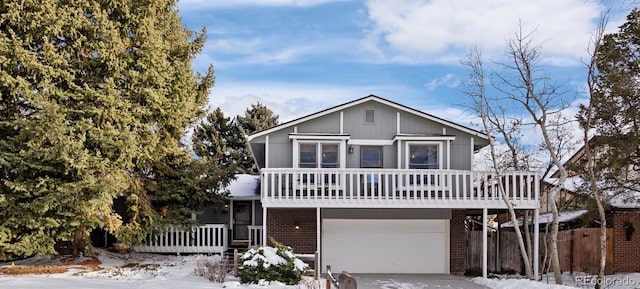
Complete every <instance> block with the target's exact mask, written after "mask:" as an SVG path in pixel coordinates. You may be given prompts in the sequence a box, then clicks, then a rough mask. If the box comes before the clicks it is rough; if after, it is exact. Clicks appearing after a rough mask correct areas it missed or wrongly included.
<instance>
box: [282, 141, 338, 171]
mask: <svg viewBox="0 0 640 289" xmlns="http://www.w3.org/2000/svg"><path fill="white" fill-rule="evenodd" d="M301 144H315V145H316V167H315V168H322V145H323V144H330V145H338V167H337V168H338V169H340V168H345V167H346V160H345V159H346V153H345V148H346V140H294V142H293V148H294V149H293V168H296V169H297V168H300V145H301ZM309 169H311V168H309Z"/></svg>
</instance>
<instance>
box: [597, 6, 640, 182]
mask: <svg viewBox="0 0 640 289" xmlns="http://www.w3.org/2000/svg"><path fill="white" fill-rule="evenodd" d="M595 59H596V67H597V71H598V74H597V76H596V85H595V90H594V93H593V94H592V98H593V100H592V103H593V114H594V115H593V121H592V126H593V128H595V130H596V131H597V133H598V135H600V136H601V137H598V138H594V139H593V145H594V146H595V148H596V150H597V151H599V152H601V153H602V155H599V156H598V159H599V161H598V163H599V164H598V167H600V168H601V169H602V170H601V173H603V176H604V178H605V179H607V180H609V181H613V182H614V183H617V184H618V185H619V186H623V187H627V186H628V184H629V183H630V182H635V183H636V184H637V183H639V182H640V180H639V178H640V174H639V173H638V171H640V11H639V10H637V9H634V10H633V11H631V13H630V14H629V15H628V16H627V22H625V23H624V24H622V25H621V26H620V28H619V31H618V32H616V33H611V34H606V35H604V38H603V41H602V43H601V45H600V47H599V50H598V52H597V55H596V57H595ZM598 147H600V148H601V149H598ZM632 171H635V173H632Z"/></svg>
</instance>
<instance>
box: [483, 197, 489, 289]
mask: <svg viewBox="0 0 640 289" xmlns="http://www.w3.org/2000/svg"><path fill="white" fill-rule="evenodd" d="M487 215H488V209H487V208H483V209H482V278H487V223H488V220H487Z"/></svg>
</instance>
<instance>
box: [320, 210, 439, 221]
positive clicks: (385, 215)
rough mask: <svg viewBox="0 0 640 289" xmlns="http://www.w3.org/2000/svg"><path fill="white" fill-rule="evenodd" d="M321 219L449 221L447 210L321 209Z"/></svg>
mask: <svg viewBox="0 0 640 289" xmlns="http://www.w3.org/2000/svg"><path fill="white" fill-rule="evenodd" d="M321 215H322V218H323V219H407V220H414V219H417V220H422V219H451V210H449V209H359V208H358V209H356V208H351V209H323V210H322V211H321Z"/></svg>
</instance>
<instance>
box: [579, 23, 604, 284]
mask: <svg viewBox="0 0 640 289" xmlns="http://www.w3.org/2000/svg"><path fill="white" fill-rule="evenodd" d="M607 18H608V13H605V14H603V15H602V17H601V18H600V25H599V26H598V29H597V30H596V32H595V34H594V36H593V39H592V43H591V45H592V47H591V51H590V54H591V59H590V61H589V63H587V88H588V90H589V91H588V93H589V103H588V104H587V105H586V106H585V105H582V106H581V107H580V110H581V113H580V115H579V119H580V125H581V126H582V128H583V141H584V150H583V151H584V156H585V157H586V161H587V162H586V169H587V178H588V179H589V180H590V182H589V185H590V189H591V193H592V194H593V199H594V200H595V202H596V206H597V208H598V215H599V217H600V269H599V271H598V282H596V287H595V288H596V289H600V287H601V286H602V284H603V282H602V280H603V279H604V272H605V266H606V262H607V219H606V215H605V211H604V205H603V203H602V196H601V195H600V190H599V189H598V184H597V181H596V173H595V160H594V159H595V158H594V154H595V153H594V151H593V150H592V148H591V146H590V144H589V139H590V137H589V131H590V129H591V127H592V121H593V107H594V101H595V100H594V98H593V97H592V96H593V94H594V93H595V90H596V89H597V87H596V86H597V77H598V68H597V65H596V64H597V63H598V59H597V58H598V57H600V58H602V57H606V54H603V53H600V44H601V42H602V39H603V37H604V31H605V28H606V23H607V22H608V21H607ZM600 60H603V59H600Z"/></svg>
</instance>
